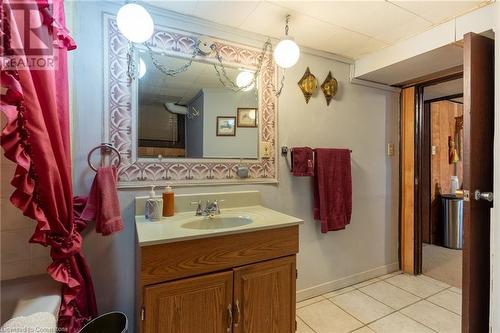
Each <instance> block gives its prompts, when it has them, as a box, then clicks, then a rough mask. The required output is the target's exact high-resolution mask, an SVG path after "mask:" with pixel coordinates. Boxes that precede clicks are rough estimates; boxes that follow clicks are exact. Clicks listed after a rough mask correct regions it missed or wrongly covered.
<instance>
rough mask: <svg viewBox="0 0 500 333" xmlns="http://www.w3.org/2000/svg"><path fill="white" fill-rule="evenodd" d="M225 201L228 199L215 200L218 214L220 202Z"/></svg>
mask: <svg viewBox="0 0 500 333" xmlns="http://www.w3.org/2000/svg"><path fill="white" fill-rule="evenodd" d="M224 201H226V200H224V199H220V200H214V205H215V207H217V214H220V203H221V202H224Z"/></svg>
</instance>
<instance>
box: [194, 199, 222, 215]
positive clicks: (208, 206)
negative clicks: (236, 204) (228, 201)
mask: <svg viewBox="0 0 500 333" xmlns="http://www.w3.org/2000/svg"><path fill="white" fill-rule="evenodd" d="M221 202H224V200H214V201H210V200H207V201H206V203H205V208H203V207H202V202H201V200H198V201H192V202H191V205H197V208H196V214H195V215H196V216H213V215H220V203H221Z"/></svg>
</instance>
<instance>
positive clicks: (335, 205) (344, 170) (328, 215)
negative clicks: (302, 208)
mask: <svg viewBox="0 0 500 333" xmlns="http://www.w3.org/2000/svg"><path fill="white" fill-rule="evenodd" d="M315 152H316V156H315V164H314V167H315V170H314V174H315V177H314V219H315V220H318V221H320V222H321V232H322V233H326V232H328V231H333V230H341V229H345V226H346V225H347V224H349V223H350V221H351V213H352V179H351V153H350V151H349V150H348V149H326V148H318V149H315Z"/></svg>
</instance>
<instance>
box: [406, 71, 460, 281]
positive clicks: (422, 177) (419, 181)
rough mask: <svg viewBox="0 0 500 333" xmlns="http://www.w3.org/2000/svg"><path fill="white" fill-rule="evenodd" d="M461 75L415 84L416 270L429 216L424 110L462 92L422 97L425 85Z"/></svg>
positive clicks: (428, 144)
mask: <svg viewBox="0 0 500 333" xmlns="http://www.w3.org/2000/svg"><path fill="white" fill-rule="evenodd" d="M460 78H462V79H463V72H459V73H455V74H452V75H448V76H444V77H442V78H438V79H434V80H431V81H427V82H424V83H421V84H419V85H417V86H416V87H415V94H416V97H415V100H416V105H415V178H416V181H415V212H414V213H415V217H414V223H415V249H414V255H415V257H414V261H415V274H422V266H423V253H422V242H423V221H424V219H425V218H430V217H431V201H430V192H431V181H432V180H431V171H432V168H431V157H430V156H431V138H432V137H431V116H430V112H429V111H430V110H426V108H425V105H426V103H430V102H437V101H442V100H446V99H449V98H454V97H455V98H456V97H460V96H462V97H463V93H460V94H453V95H450V96H443V97H440V98H435V99H431V100H428V101H424V89H425V88H426V87H430V86H433V85H436V84H440V83H444V82H448V81H453V80H457V79H460Z"/></svg>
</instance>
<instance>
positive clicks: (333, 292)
mask: <svg viewBox="0 0 500 333" xmlns="http://www.w3.org/2000/svg"><path fill="white" fill-rule="evenodd" d="M353 290H356V289H355V288H354V287H346V288H342V289H337V290H334V291H332V292H329V293H326V294H324V295H322V296H323V297H324V298H332V297H335V296H338V295H342V294H345V293H347V292H349V291H353Z"/></svg>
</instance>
